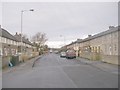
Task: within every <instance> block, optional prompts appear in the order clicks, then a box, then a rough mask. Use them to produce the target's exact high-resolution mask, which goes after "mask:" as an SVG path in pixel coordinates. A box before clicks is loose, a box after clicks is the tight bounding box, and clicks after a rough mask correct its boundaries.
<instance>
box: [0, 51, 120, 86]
mask: <svg viewBox="0 0 120 90" xmlns="http://www.w3.org/2000/svg"><path fill="white" fill-rule="evenodd" d="M111 70H112V69H111ZM111 70H107V69H105V70H103V69H100V68H97V67H95V66H94V65H91V64H86V63H85V62H84V61H83V60H82V59H81V58H79V60H78V59H66V58H60V56H59V55H58V54H54V53H50V54H46V55H44V56H42V57H41V58H40V59H39V60H37V61H36V62H35V65H34V67H33V68H26V69H18V70H15V71H11V72H3V82H2V85H3V88H117V87H118V75H117V73H114V71H111Z"/></svg>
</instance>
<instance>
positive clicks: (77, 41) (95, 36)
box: [66, 26, 120, 46]
mask: <svg viewBox="0 0 120 90" xmlns="http://www.w3.org/2000/svg"><path fill="white" fill-rule="evenodd" d="M118 30H119V31H120V26H117V27H113V28H110V29H109V30H107V31H103V32H101V33H98V34H95V35H93V36H91V37H88V38H85V39H79V40H76V41H74V42H72V43H70V44H68V45H66V46H69V45H72V44H75V43H82V42H86V41H89V40H92V39H95V38H98V37H101V36H104V35H107V34H110V33H113V32H116V31H118Z"/></svg>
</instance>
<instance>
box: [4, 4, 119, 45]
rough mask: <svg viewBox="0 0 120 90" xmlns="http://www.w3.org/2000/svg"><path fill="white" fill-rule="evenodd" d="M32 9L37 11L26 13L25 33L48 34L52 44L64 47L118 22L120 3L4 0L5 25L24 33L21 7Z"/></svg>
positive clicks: (28, 34)
mask: <svg viewBox="0 0 120 90" xmlns="http://www.w3.org/2000/svg"><path fill="white" fill-rule="evenodd" d="M31 8H34V9H35V11H34V12H24V14H23V33H24V34H27V36H28V37H30V36H32V35H34V34H35V33H37V32H44V33H46V35H47V37H48V41H47V44H48V45H49V46H50V47H60V46H62V45H64V41H65V43H66V44H68V43H70V42H72V41H75V40H76V39H77V38H85V37H87V35H88V34H92V35H94V34H96V33H99V32H102V31H105V30H108V27H109V26H110V25H113V26H117V24H118V3H117V2H106V3H105V2H29V3H28V2H23V3H21V2H18V3H17V2H3V3H2V27H3V28H4V29H6V30H8V31H9V32H10V33H11V34H15V33H16V32H20V25H21V24H20V20H21V18H20V14H21V10H29V9H31ZM61 35H62V37H61ZM64 38H65V40H64Z"/></svg>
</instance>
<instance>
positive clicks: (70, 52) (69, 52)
mask: <svg viewBox="0 0 120 90" xmlns="http://www.w3.org/2000/svg"><path fill="white" fill-rule="evenodd" d="M66 58H76V52H75V50H67V51H66Z"/></svg>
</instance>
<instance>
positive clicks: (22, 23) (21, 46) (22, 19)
mask: <svg viewBox="0 0 120 90" xmlns="http://www.w3.org/2000/svg"><path fill="white" fill-rule="evenodd" d="M27 11H34V9H29V10H22V11H21V54H22V31H23V13H24V12H27Z"/></svg>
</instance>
